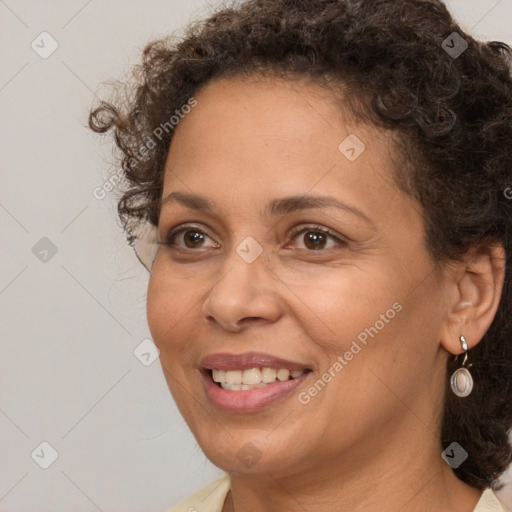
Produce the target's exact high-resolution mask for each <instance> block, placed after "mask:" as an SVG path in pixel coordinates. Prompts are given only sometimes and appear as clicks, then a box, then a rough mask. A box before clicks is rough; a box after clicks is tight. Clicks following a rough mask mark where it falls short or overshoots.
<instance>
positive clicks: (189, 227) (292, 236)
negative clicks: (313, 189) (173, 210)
mask: <svg viewBox="0 0 512 512" xmlns="http://www.w3.org/2000/svg"><path fill="white" fill-rule="evenodd" d="M187 231H195V232H197V233H200V234H201V235H205V236H207V237H208V238H210V239H212V238H211V237H210V236H209V235H208V233H206V232H205V231H204V230H203V229H201V228H198V227H197V226H194V225H184V226H181V227H178V228H175V229H173V230H172V231H171V232H170V233H169V234H168V235H167V237H166V239H165V242H158V245H166V246H169V247H173V248H178V249H181V250H183V251H193V250H194V249H191V248H183V247H177V246H176V244H175V243H173V242H172V239H173V238H174V237H176V236H177V235H179V234H181V233H184V232H187ZM308 232H313V233H317V232H320V233H323V234H325V235H327V236H329V237H331V238H332V239H334V240H335V241H336V243H337V244H338V245H342V246H343V245H346V241H345V240H342V239H340V238H339V237H338V236H336V235H335V234H334V233H332V232H331V231H330V230H328V229H326V228H324V227H322V226H319V225H318V224H314V225H309V226H304V227H302V228H301V229H299V228H294V229H292V231H291V233H290V234H289V235H288V240H287V243H288V242H290V241H292V240H294V239H295V238H297V237H298V236H299V235H302V234H304V233H308ZM212 240H213V239H212ZM215 243H216V244H217V243H218V242H215ZM199 249H201V247H200V248H199ZM305 250H306V251H308V252H322V251H327V250H329V249H318V250H312V249H305Z"/></svg>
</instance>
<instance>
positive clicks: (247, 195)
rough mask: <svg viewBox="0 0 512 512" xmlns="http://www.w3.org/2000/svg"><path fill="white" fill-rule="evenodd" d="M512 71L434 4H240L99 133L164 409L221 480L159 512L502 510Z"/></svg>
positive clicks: (142, 75) (175, 47)
mask: <svg viewBox="0 0 512 512" xmlns="http://www.w3.org/2000/svg"><path fill="white" fill-rule="evenodd" d="M510 56H511V51H510V49H509V48H508V47H507V46H506V45H505V44H503V43H498V42H493V43H483V42H478V41H476V40H474V39H473V38H471V37H470V36H469V35H468V34H466V33H465V32H464V31H463V30H462V29H461V28H460V27H459V26H458V25H457V24H455V22H454V21H453V20H452V18H451V17H450V15H449V13H448V12H447V10H446V8H445V6H444V5H443V4H442V3H441V2H440V1H437V0H376V1H372V2H369V1H349V0H344V1H339V0H316V1H315V2H307V1H300V0H276V1H269V0H249V1H247V2H244V3H240V4H239V5H237V6H234V7H233V8H226V9H225V10H222V11H219V12H218V13H216V14H214V15H212V16H211V17H210V18H209V19H208V20H206V21H205V22H202V23H197V24H196V25H194V26H192V27H191V28H190V29H189V31H188V33H187V34H186V36H185V37H184V38H183V39H182V40H181V41H178V42H174V41H171V40H170V39H168V40H161V41H156V42H154V43H152V44H150V45H148V46H147V48H146V49H145V51H144V61H143V63H142V65H141V66H140V67H138V68H137V70H136V71H137V72H136V77H137V87H136V90H135V95H134V96H133V97H132V98H131V99H129V100H128V101H127V103H126V105H123V106H118V105H117V106H114V105H113V104H111V103H108V102H104V103H102V104H100V105H99V106H98V108H97V109H95V110H94V111H93V112H92V113H91V116H90V126H91V128H92V129H93V130H95V131H96V132H100V133H102V132H106V131H108V130H113V132H114V134H115V141H116V143H117V146H118V147H119V148H120V149H121V151H122V162H121V165H122V167H123V170H124V177H125V180H126V188H125V190H124V194H123V196H122V197H121V199H120V201H119V214H120V217H121V219H122V221H123V224H124V228H125V230H126V233H127V236H128V241H129V242H130V243H131V244H133V245H134V246H135V248H136V251H137V253H138V256H139V258H140V259H141V261H143V262H144V263H145V264H146V266H147V268H148V269H149V270H150V281H149V287H148V297H147V313H148V323H149V327H150V330H151V333H152V336H153V339H154V342H155V344H156V345H157V346H158V348H159V350H160V361H161V364H162V368H163V371H164V374H165V377H166V380H167V383H168V385H169V388H170V391H171V393H172V395H173V397H174V399H175V401H176V403H177V405H178V407H179V409H180V412H181V413H182V415H183V417H184V419H185V420H186V422H187V424H188V426H189V427H190V429H191V431H192V432H193V434H194V436H195V438H196V439H197V442H198V443H199V445H200V447H201V448H202V450H203V451H204V453H205V454H206V456H207V457H208V458H209V459H210V460H211V461H212V462H213V463H214V464H215V465H216V466H218V467H219V468H222V469H223V470H224V471H225V472H226V474H225V476H224V477H223V478H222V479H221V480H219V481H217V482H215V483H213V484H212V485H211V486H208V487H207V488H205V489H203V490H201V491H199V492H198V493H197V494H195V495H194V496H192V497H190V498H189V499H188V500H186V501H185V502H183V503H182V504H180V505H179V506H177V507H176V508H173V509H172V510H173V511H195V510H197V511H212V512H213V511H219V512H220V511H222V512H228V511H235V512H241V511H242V512H247V511H263V512H264V511H274V510H286V511H302V510H307V511H308V512H314V511H317V510H322V511H324V512H325V511H331V510H332V511H339V510H347V511H352V512H358V511H362V510H365V511H367V510H379V511H390V512H396V511H404V512H405V511H413V510H414V511H434V510H435V511H457V512H470V511H473V510H474V511H478V512H483V511H501V510H503V508H502V507H501V505H500V503H499V500H498V499H497V497H496V495H495V494H494V493H493V491H492V489H498V488H499V481H498V477H499V476H500V475H501V474H502V473H503V471H504V470H505V469H506V468H507V466H508V464H509V463H510V461H511V448H510V445H509V443H508V438H507V432H508V430H509V429H510V427H511V425H512V406H511V404H512V400H511V393H512V392H511V389H512V370H511V358H512V344H511V343H510V336H511V334H512V333H511V329H512V328H511V326H512V318H511V304H512V302H511V290H512V288H511V286H512V284H511V280H510V268H512V267H511V265H510V257H511V254H512V247H511V230H510V215H511V205H512V203H511V201H510V197H512V194H511V193H510V190H511V189H510V186H511V184H512V179H511V175H510V169H511V165H512V149H511V145H510V141H511V136H512V101H511V99H512V83H511V77H510V76H511V75H510ZM507 263H508V264H507Z"/></svg>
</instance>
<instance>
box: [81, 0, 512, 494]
mask: <svg viewBox="0 0 512 512" xmlns="http://www.w3.org/2000/svg"><path fill="white" fill-rule="evenodd" d="M454 33H455V34H454ZM466 46H467V47H466ZM511 60H512V50H511V49H510V48H509V47H508V46H507V45H506V44H504V43H502V42H482V41H477V40H475V39H474V38H473V37H471V36H470V35H469V34H467V33H466V32H464V31H463V30H462V29H461V28H460V27H459V26H458V25H457V24H456V23H455V21H454V20H453V19H452V17H451V15H450V14H449V12H448V11H447V9H446V7H445V6H444V4H443V3H442V2H441V1H438V0H372V1H371V2H370V1H365V0H315V1H307V0H249V1H245V2H235V3H233V4H231V5H230V6H226V5H225V6H224V7H223V8H222V9H221V10H219V11H217V12H215V13H214V14H212V15H211V16H210V17H209V18H208V19H206V20H203V21H199V22H195V23H194V24H192V25H190V26H189V27H188V29H187V32H186V33H185V34H184V35H182V36H180V37H179V38H177V37H175V36H169V37H168V38H164V39H161V40H158V41H153V42H151V43H149V44H148V45H147V46H146V48H145V49H144V52H143V60H142V63H141V64H140V65H137V66H136V67H135V68H134V75H135V78H136V83H135V84H134V86H133V87H132V89H131V91H132V93H131V95H129V96H128V97H127V98H126V99H125V100H124V101H122V102H121V103H120V105H116V104H115V102H114V101H113V100H109V101H103V102H101V103H100V104H99V105H98V106H97V107H96V108H95V109H94V110H93V111H92V112H91V113H90V117H89V125H90V127H91V129H92V130H94V131H95V132H98V133H104V132H107V131H109V130H112V131H113V134H114V138H115V143H116V146H117V148H118V150H120V164H121V167H122V174H123V177H124V190H123V195H122V197H121V198H120V200H119V202H118V213H119V217H120V219H121V221H122V225H123V227H124V230H125V233H126V235H127V238H128V241H129V242H130V243H133V241H134V239H135V237H136V235H135V228H136V226H137V225H139V224H140V222H141V221H149V222H150V223H151V224H153V225H154V226H157V225H158V219H159V214H160V207H161V195H162V190H163V177H164V167H165V161H166V156H167V153H168V150H169V145H170V142H171V140H172V137H173V133H174V129H173V128H174V126H175V123H176V121H174V122H173V121H172V119H175V120H178V121H179V119H178V117H180V118H181V117H182V116H183V112H186V111H187V110H186V109H185V107H184V106H186V105H187V104H188V105H190V104H191V99H193V95H194V94H196V93H197V92H198V91H199V90H200V89H201V88H202V87H204V86H205V85H206V84H207V83H209V82H210V81H211V80H213V79H218V78H221V77H224V78H225V77H236V76H238V77H243V76H245V77H249V78H250V77H251V76H254V75H263V74H267V75H268V74H270V75H271V76H274V77H281V78H285V79H291V80H293V79H296V80H299V79H300V80H310V81H312V82H314V83H317V84H320V85H322V86H325V87H326V88H328V89H329V90H331V91H332V92H333V93H334V94H337V92H340V91H342V96H343V97H344V98H345V100H346V99H350V101H344V102H343V108H350V109H351V111H352V112H353V113H354V114H355V115H356V116H357V118H358V119H360V120H362V121H366V122H370V123H372V124H374V125H376V126H380V127H384V128H386V129H387V130H389V131H390V133H391V134H392V136H393V139H394V141H395V147H396V151H395V154H396V160H397V165H396V170H395V173H396V181H397V184H398V185H399V186H400V187H401V188H402V189H403V190H404V191H406V192H407V193H409V194H410V195H411V196H413V197H415V198H416V199H417V200H418V201H419V203H420V204H421V207H422V209H423V214H424V217H425V222H426V242H427V247H428V250H429V252H430V253H431V256H432V259H433V261H435V262H436V263H440V262H443V261H450V260H452V261H457V260H458V261H460V260H461V258H462V257H463V255H464V254H465V253H466V252H467V251H468V250H469V249H470V248H471V247H473V246H477V245H480V244H495V243H498V244H501V245H502V246H503V247H504V249H505V254H506V272H505V282H504V289H503V293H502V296H501V300H500V304H499V308H498V311H497V314H496V316H495V318H494V320H493V323H492V325H491V326H490V328H489V329H488V331H487V332H486V333H485V335H484V337H483V339H482V341H481V342H480V343H479V344H478V345H477V346H476V347H475V348H473V349H472V350H471V352H470V355H471V362H472V363H473V366H472V369H471V372H472V375H473V378H474V381H475V386H474V389H473V392H472V394H471V395H469V396H468V397H466V398H462V399H461V398H457V397H456V396H455V395H454V394H453V393H451V392H450V391H449V383H448V379H449V375H451V373H452V372H453V371H454V370H455V368H456V367H458V365H459V364H460V363H457V362H454V361H453V358H450V360H449V361H448V367H447V382H446V390H447V392H446V394H445V398H444V404H445V405H444V411H442V412H441V413H442V431H441V443H442V445H443V448H446V447H447V446H448V445H449V444H450V443H452V442H453V441H456V442H458V443H459V444H460V445H462V446H463V447H464V448H465V450H466V451H467V452H468V453H469V458H468V459H467V460H466V461H465V462H464V463H463V464H462V465H461V466H460V467H459V468H457V469H455V470H454V471H455V473H456V474H457V476H458V477H459V478H460V479H461V480H463V481H464V482H466V483H468V484H469V485H472V486H474V487H476V488H479V489H484V488H486V487H492V488H494V489H499V488H500V483H499V481H498V477H499V476H500V474H501V473H503V471H504V470H505V469H506V468H507V466H508V465H509V463H510V462H511V458H512V449H511V446H510V444H509V439H508V434H509V429H510V428H511V426H512V309H511V306H512V280H511V272H512V259H511V258H512V245H511V244H512V239H511V230H510V225H511V223H510V219H511V213H512V200H511V199H510V198H511V197H512V188H510V187H511V185H512V179H511V169H512V145H511V141H512V78H511ZM194 101H195V100H194ZM189 110H190V109H189ZM507 191H508V193H507ZM441 413H440V414H441Z"/></svg>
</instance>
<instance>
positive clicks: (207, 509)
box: [168, 473, 501, 512]
mask: <svg viewBox="0 0 512 512" xmlns="http://www.w3.org/2000/svg"><path fill="white" fill-rule="evenodd" d="M229 487H230V480H229V475H228V474H227V473H225V474H224V475H223V476H222V478H219V479H218V480H216V481H215V482H212V483H211V484H209V485H207V486H206V487H203V488H202V489H201V490H199V491H197V492H196V493H194V494H193V495H192V496H189V497H188V498H187V499H185V500H184V501H182V502H181V503H179V504H178V505H176V506H175V507H173V508H172V509H171V510H169V511H168V512H221V511H222V507H223V505H224V500H225V499H226V495H227V494H228V491H229ZM500 512H501V511H500Z"/></svg>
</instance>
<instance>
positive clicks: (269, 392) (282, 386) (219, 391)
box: [201, 371, 312, 412]
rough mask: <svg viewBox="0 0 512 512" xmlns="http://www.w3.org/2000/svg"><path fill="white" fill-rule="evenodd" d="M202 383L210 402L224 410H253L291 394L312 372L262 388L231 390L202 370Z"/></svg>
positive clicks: (262, 407)
mask: <svg viewBox="0 0 512 512" xmlns="http://www.w3.org/2000/svg"><path fill="white" fill-rule="evenodd" d="M201 373H202V375H203V385H204V387H205V391H206V394H207V396H208V398H209V399H210V401H211V403H212V404H213V405H214V406H216V407H218V408H219V409H222V410H224V411H231V412H253V411H259V410H260V409H264V408H265V407H267V406H269V405H270V404H272V403H274V402H276V401H277V400H281V399H283V398H285V397H287V396H289V395H290V394H292V393H293V392H294V391H295V390H296V389H297V386H299V385H300V384H301V383H302V382H304V380H305V379H307V378H308V376H309V375H310V374H311V373H312V372H307V373H304V374H302V375H301V376H300V377H297V378H295V379H290V380H285V381H283V382H280V381H277V382H273V383H272V384H267V385H266V386H265V387H264V388H254V389H246V390H240V391H232V390H230V389H224V388H221V387H220V386H218V385H217V383H216V382H214V381H213V378H212V376H211V374H210V372H207V371H203V372H201Z"/></svg>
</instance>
